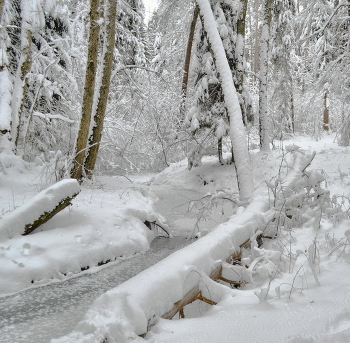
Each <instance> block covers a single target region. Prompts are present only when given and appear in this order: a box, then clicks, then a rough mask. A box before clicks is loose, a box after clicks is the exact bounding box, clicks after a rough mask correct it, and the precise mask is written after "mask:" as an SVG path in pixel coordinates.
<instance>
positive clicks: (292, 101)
mask: <svg viewBox="0 0 350 343" xmlns="http://www.w3.org/2000/svg"><path fill="white" fill-rule="evenodd" d="M290 113H291V120H292V132H293V133H295V113H294V96H293V92H292V94H291V95H290Z"/></svg>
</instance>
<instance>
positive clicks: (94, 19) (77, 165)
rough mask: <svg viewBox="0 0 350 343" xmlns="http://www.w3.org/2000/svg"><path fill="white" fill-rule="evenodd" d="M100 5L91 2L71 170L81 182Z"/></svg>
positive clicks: (89, 115) (92, 96)
mask: <svg viewBox="0 0 350 343" xmlns="http://www.w3.org/2000/svg"><path fill="white" fill-rule="evenodd" d="M99 5H100V0H90V33H89V47H88V56H87V66H86V76H85V86H84V95H83V104H82V113H81V120H80V127H79V132H78V136H77V141H76V144H75V156H74V161H73V167H72V170H71V177H72V178H75V179H77V180H79V181H81V180H82V177H83V163H84V157H85V150H86V147H87V140H88V135H89V129H90V122H91V114H92V105H93V100H94V88H95V80H96V70H97V57H98V43H99V33H100V26H99V24H98V20H99V19H100V11H99Z"/></svg>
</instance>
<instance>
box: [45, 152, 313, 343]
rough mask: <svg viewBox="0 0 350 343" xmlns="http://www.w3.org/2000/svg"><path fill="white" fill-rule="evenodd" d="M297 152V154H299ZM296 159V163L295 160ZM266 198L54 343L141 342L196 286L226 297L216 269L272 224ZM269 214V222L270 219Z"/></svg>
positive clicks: (128, 285)
mask: <svg viewBox="0 0 350 343" xmlns="http://www.w3.org/2000/svg"><path fill="white" fill-rule="evenodd" d="M290 150H291V154H292V155H293V156H294V161H293V164H290V165H289V168H291V170H289V173H288V175H287V178H286V180H285V187H286V189H288V188H291V187H292V185H293V183H295V182H296V181H298V180H299V179H300V177H301V170H303V169H304V168H305V167H306V165H307V164H308V160H307V159H306V158H305V157H304V155H302V154H301V153H300V152H298V151H294V149H293V148H292V149H290ZM296 150H297V149H296ZM292 160H293V159H292ZM269 208H270V206H269V199H268V198H267V197H256V198H255V200H254V201H253V202H252V203H251V204H250V205H249V206H248V207H247V208H246V209H245V210H244V211H243V212H241V213H239V214H237V215H234V216H232V217H231V218H230V220H228V221H227V222H226V223H223V224H221V225H219V226H218V227H217V228H216V229H215V230H214V231H212V232H210V233H208V234H207V235H206V236H205V237H203V238H201V239H199V240H198V241H196V242H194V243H192V244H191V245H189V246H187V247H185V248H184V249H182V250H180V251H177V252H176V253H174V254H172V255H170V256H169V257H167V258H166V259H164V260H163V261H161V262H159V263H158V264H156V265H154V266H152V267H151V268H149V269H147V270H146V271H144V272H142V273H140V274H139V275H137V276H135V277H134V278H132V279H130V280H128V281H127V282H125V283H123V284H122V285H120V286H118V287H117V288H115V289H114V290H110V291H109V292H107V293H105V294H104V295H103V296H101V297H100V298H99V299H97V300H96V301H95V303H94V304H93V306H92V307H91V309H90V310H89V311H88V312H87V314H86V316H85V319H84V320H83V321H82V322H81V323H80V324H78V326H77V327H76V330H75V331H74V332H72V333H71V334H70V335H68V336H66V337H63V338H61V339H58V340H53V341H52V342H56V343H58V342H62V343H63V342H82V343H83V342H103V341H104V340H105V339H106V340H107V341H108V342H113V341H117V342H127V341H128V340H129V339H132V340H135V341H137V340H139V339H140V338H139V337H138V335H141V334H144V333H146V332H147V331H148V328H149V327H150V326H152V325H153V324H154V323H155V319H156V318H158V317H160V316H162V315H163V314H165V313H166V312H168V311H170V310H171V309H172V308H173V307H174V304H175V303H177V302H178V301H179V300H181V299H182V298H183V297H184V296H185V295H186V294H187V293H189V292H190V291H191V290H192V289H194V288H195V287H199V291H201V292H202V293H203V295H204V296H205V297H207V298H209V299H211V300H213V301H215V302H220V301H222V300H223V298H226V296H227V291H226V288H225V287H224V286H219V285H218V284H216V283H215V282H214V281H212V280H210V279H209V277H208V276H209V275H210V274H211V272H212V271H213V270H215V269H216V268H217V267H218V266H220V265H221V263H222V261H225V260H226V259H227V258H228V257H229V256H230V255H231V254H233V253H235V252H238V251H240V245H242V244H243V243H244V242H245V241H247V240H249V238H251V237H253V236H254V235H255V233H256V232H257V231H258V230H260V232H262V231H263V230H264V229H265V228H266V226H267V224H268V222H269V221H270V220H271V213H269V214H268V215H267V211H268V210H269ZM266 215H267V217H266Z"/></svg>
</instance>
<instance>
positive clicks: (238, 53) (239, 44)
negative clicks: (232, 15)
mask: <svg viewBox="0 0 350 343" xmlns="http://www.w3.org/2000/svg"><path fill="white" fill-rule="evenodd" d="M240 3H241V13H240V14H239V17H238V20H237V38H236V49H235V63H234V70H235V71H236V78H235V79H236V81H235V87H236V89H237V93H238V94H239V100H240V106H241V111H242V115H243V122H244V124H245V125H247V123H248V116H247V110H246V104H245V103H244V97H243V82H244V50H245V20H246V14H247V5H248V0H240Z"/></svg>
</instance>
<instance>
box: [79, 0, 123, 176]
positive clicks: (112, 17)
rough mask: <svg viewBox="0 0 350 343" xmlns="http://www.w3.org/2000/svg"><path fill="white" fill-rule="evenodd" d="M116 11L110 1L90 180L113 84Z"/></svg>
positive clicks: (91, 143) (87, 167) (86, 165)
mask: <svg viewBox="0 0 350 343" xmlns="http://www.w3.org/2000/svg"><path fill="white" fill-rule="evenodd" d="M116 9H117V0H109V1H108V12H107V13H108V14H107V26H106V42H107V44H106V52H105V55H104V63H103V70H102V84H101V87H100V90H99V97H98V103H97V108H96V113H95V116H94V121H95V123H94V126H93V129H92V135H91V136H90V139H89V149H88V151H87V157H86V160H85V163H84V168H85V173H86V175H87V177H88V178H91V176H92V172H93V170H94V168H95V164H96V159H97V154H98V150H99V147H100V142H101V137H102V130H103V121H104V117H105V113H106V108H107V102H108V93H109V86H110V83H111V74H112V62H113V53H114V45H115V33H116V29H115V25H116Z"/></svg>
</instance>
